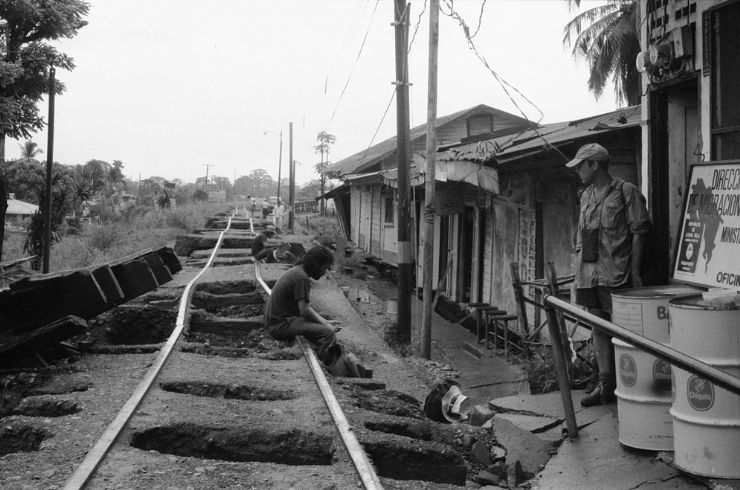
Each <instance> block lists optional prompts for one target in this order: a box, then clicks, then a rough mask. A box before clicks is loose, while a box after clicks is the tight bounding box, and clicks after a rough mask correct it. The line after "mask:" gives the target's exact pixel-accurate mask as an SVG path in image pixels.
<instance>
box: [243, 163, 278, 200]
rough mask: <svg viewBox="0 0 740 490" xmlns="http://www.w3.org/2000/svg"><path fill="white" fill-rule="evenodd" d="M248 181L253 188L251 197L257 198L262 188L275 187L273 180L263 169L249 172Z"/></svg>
mask: <svg viewBox="0 0 740 490" xmlns="http://www.w3.org/2000/svg"><path fill="white" fill-rule="evenodd" d="M249 179H250V180H251V183H252V185H253V187H254V188H253V190H252V192H250V194H252V195H253V196H259V195H260V191H261V190H262V188H266V189H269V188H271V187H273V186H274V185H275V180H274V179H273V178H272V177H271V176H270V174H268V173H267V170H265V169H263V168H258V169H255V170H252V171H251V172H249Z"/></svg>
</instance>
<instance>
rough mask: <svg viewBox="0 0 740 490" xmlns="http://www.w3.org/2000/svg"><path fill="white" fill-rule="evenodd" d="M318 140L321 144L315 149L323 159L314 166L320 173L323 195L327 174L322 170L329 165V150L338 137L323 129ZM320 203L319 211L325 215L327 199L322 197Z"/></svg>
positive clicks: (317, 137)
mask: <svg viewBox="0 0 740 490" xmlns="http://www.w3.org/2000/svg"><path fill="white" fill-rule="evenodd" d="M316 141H318V142H319V144H318V145H316V146H314V147H313V149H314V152H315V153H319V154H320V155H321V161H320V162H319V163H317V164H316V165H314V168H315V169H316V171H317V172H318V173H319V175H320V182H321V195H322V196H323V195H324V188H325V187H326V175H324V174H323V173H322V172H323V170H324V169H325V168H326V167H327V166H328V165H329V150H330V149H331V145H333V144H334V143H336V141H337V138H336V137H335V136H334V135H333V134H329V133H327V132H326V131H322V132H320V133H319V134H318V135H317V136H316ZM324 156H326V160H324ZM319 205H320V211H319V212H320V214H321V216H324V215H325V214H326V201H325V200H324V199H323V198H322V199H321V201H319Z"/></svg>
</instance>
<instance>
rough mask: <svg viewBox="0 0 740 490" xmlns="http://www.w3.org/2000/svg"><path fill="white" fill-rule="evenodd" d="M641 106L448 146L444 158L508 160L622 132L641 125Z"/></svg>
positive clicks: (485, 160) (506, 161)
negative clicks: (514, 133)
mask: <svg viewBox="0 0 740 490" xmlns="http://www.w3.org/2000/svg"><path fill="white" fill-rule="evenodd" d="M640 121H641V113H640V106H639V105H636V106H630V107H625V108H623V109H619V110H616V111H612V112H607V113H605V114H599V115H597V116H591V117H587V118H584V119H578V120H575V121H566V122H558V123H552V124H545V125H543V126H542V127H541V128H538V129H537V130H533V129H529V130H526V131H522V132H521V133H518V134H516V135H509V136H502V137H499V138H492V139H489V140H483V141H478V142H476V143H470V144H467V145H460V146H457V147H455V148H449V149H448V150H447V154H446V155H445V158H450V159H455V160H470V161H475V162H481V163H485V162H489V161H492V160H495V161H496V162H497V163H499V164H504V163H509V162H512V161H514V160H517V159H519V158H524V157H526V156H529V155H532V154H534V153H539V152H541V151H542V150H544V149H545V148H547V147H549V146H555V147H557V146H558V145H564V144H567V143H571V142H574V141H577V140H580V139H588V138H593V137H594V136H595V135H601V134H605V133H608V132H611V131H620V130H623V129H626V128H633V127H636V126H639V125H640Z"/></svg>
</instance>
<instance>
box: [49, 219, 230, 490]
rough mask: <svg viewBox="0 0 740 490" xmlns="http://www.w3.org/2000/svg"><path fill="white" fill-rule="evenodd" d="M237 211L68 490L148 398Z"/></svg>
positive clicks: (81, 481) (86, 475)
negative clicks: (164, 338) (163, 338)
mask: <svg viewBox="0 0 740 490" xmlns="http://www.w3.org/2000/svg"><path fill="white" fill-rule="evenodd" d="M236 212H237V211H236V210H235V211H234V213H233V214H232V215H231V217H230V218H229V221H228V223H227V224H226V228H225V229H224V231H222V232H221V234H220V235H219V237H218V241H217V242H216V245H215V246H214V247H213V252H212V253H211V256H210V258H209V259H208V262H207V263H206V265H205V266H204V267H203V269H201V271H200V272H199V273H198V275H196V276H195V277H194V278H193V279H191V280H190V282H188V284H187V285H186V286H185V290H184V291H183V294H182V297H181V298H180V306H179V308H178V313H177V322H176V323H175V329H174V330H173V331H172V334H170V337H169V338H168V339H167V342H166V343H165V344H164V346H163V347H162V349H161V350H160V351H159V354H158V355H157V358H156V359H155V360H154V362H153V363H152V366H151V367H150V368H149V370H148V371H147V372H146V374H145V375H144V378H143V379H142V380H141V381H140V382H139V384H138V386H137V387H136V389H135V390H134V392H133V394H132V395H131V396H130V397H129V399H128V401H126V403H125V404H124V406H123V408H122V409H121V410H120V411H119V412H118V415H116V418H115V419H113V421H112V422H111V423H110V424H109V425H108V427H107V428H106V429H105V432H103V435H102V436H100V438H99V439H98V441H97V442H96V443H95V445H94V446H93V447H92V449H90V451H88V453H87V455H86V456H85V459H84V460H82V463H80V465H79V466H78V467H77V469H76V470H75V472H74V473H73V474H72V476H70V477H69V479H68V480H67V482H66V483H65V484H64V487H63V488H64V490H78V489H81V488H84V487H85V485H86V484H87V482H88V481H89V480H90V477H91V476H92V475H93V473H95V470H96V469H97V467H98V465H100V463H101V461H102V460H103V458H105V455H106V454H108V451H109V450H110V448H111V446H113V443H114V442H115V441H116V439H117V438H118V436H119V435H120V434H121V431H122V430H123V428H124V427H125V426H126V424H127V423H128V421H129V419H130V418H131V416H132V415H133V413H134V411H135V410H136V409H137V408H138V406H139V404H140V403H141V401H142V400H143V399H144V396H145V395H146V393H147V392H148V391H149V388H150V387H151V385H152V383H153V382H154V380H155V378H156V377H157V375H158V374H159V372H160V370H161V369H162V367H163V366H164V363H165V362H166V361H167V358H168V357H169V355H170V353H171V352H172V349H173V347H174V346H175V343H176V342H177V340H178V339H179V338H180V334H181V333H182V331H183V329H184V328H185V326H186V324H187V323H188V321H189V319H190V318H189V315H188V314H189V312H190V300H191V298H192V296H193V286H195V284H196V283H197V282H198V280H199V279H200V278H201V276H203V274H205V272H206V271H207V270H208V269H209V268H210V267H211V264H212V263H213V261H214V259H215V258H216V254H217V253H218V249H219V247H221V243H222V242H223V239H224V234H225V233H226V231H228V229H229V228H230V227H231V219H232V218H233V217H234V215H236Z"/></svg>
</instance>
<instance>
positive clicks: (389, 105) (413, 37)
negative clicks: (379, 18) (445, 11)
mask: <svg viewBox="0 0 740 490" xmlns="http://www.w3.org/2000/svg"><path fill="white" fill-rule="evenodd" d="M426 10H427V0H424V5H423V6H422V8H421V12H419V16H418V17H417V18H416V25H415V26H414V32H413V34H412V35H411V40H410V41H409V46H408V49H407V53H408V54H410V53H411V49H412V48H413V47H414V41H415V40H416V34H417V33H418V32H419V25H420V24H421V19H422V17H423V16H424V14H425V13H426ZM405 16H406V9H404V11H403V12H402V15H401V18H404V17H405ZM395 98H396V87H394V88H393V92H391V97H390V100H388V104H387V105H386V107H385V110H384V111H383V115H382V116H381V117H380V121H379V122H378V125H377V126H376V128H375V132H374V133H373V137H372V138H370V143H369V144H368V145H367V148H366V149H365V153H364V155H363V156H362V158H365V157H366V156H367V152H368V151H370V148H371V147H372V146H373V143H374V142H375V138H376V137H377V136H378V132H379V131H380V128H381V127H382V126H383V122H385V118H386V116H387V115H388V111H389V110H390V108H391V105H392V104H393V100H394V99H395Z"/></svg>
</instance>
